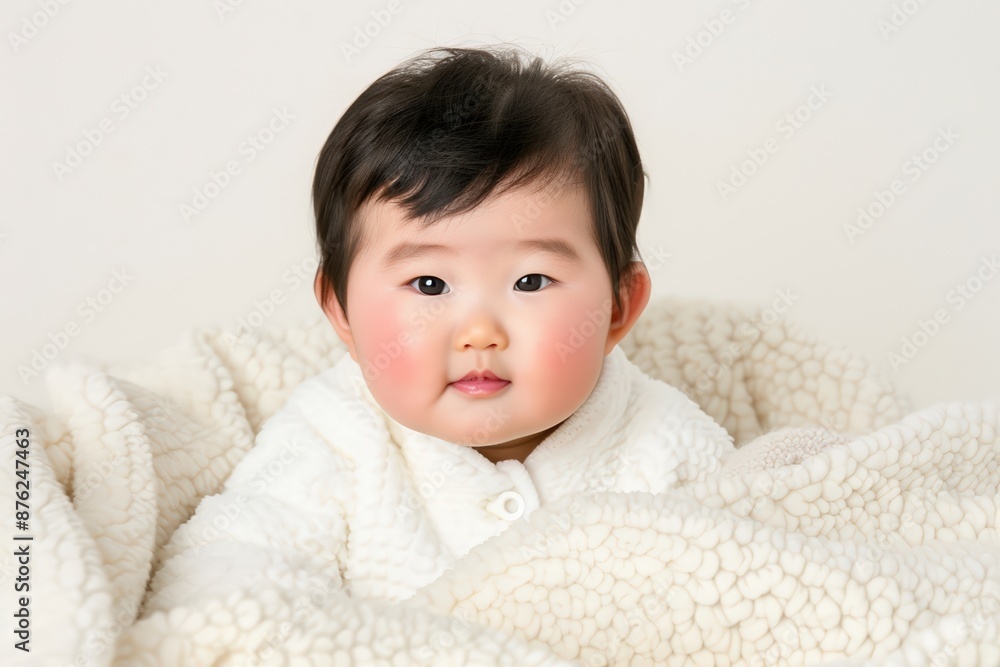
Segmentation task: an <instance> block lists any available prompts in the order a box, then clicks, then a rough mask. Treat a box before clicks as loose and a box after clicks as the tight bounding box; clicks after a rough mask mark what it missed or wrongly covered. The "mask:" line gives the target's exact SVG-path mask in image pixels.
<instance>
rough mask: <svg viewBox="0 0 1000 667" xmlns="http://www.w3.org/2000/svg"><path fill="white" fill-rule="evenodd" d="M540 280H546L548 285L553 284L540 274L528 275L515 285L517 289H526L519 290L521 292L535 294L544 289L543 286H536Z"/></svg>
mask: <svg viewBox="0 0 1000 667" xmlns="http://www.w3.org/2000/svg"><path fill="white" fill-rule="evenodd" d="M542 280H548V281H549V282H550V283H551V282H553V281H552V279H551V278H549V277H548V276H543V275H542V274H540V273H529V274H528V275H526V276H524V277H523V278H521V279H520V280H518V281H517V283H516V285H517V286H518V287H526V288H527V289H523V290H520V291H521V292H537V291H538V290H540V289H542V287H545V285H541V286H538V283H539V282H540V281H542Z"/></svg>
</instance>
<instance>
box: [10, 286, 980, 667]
mask: <svg viewBox="0 0 1000 667" xmlns="http://www.w3.org/2000/svg"><path fill="white" fill-rule="evenodd" d="M621 347H622V349H623V350H624V351H625V352H626V354H627V355H628V357H629V358H630V359H631V360H632V361H633V362H634V363H636V364H637V365H639V366H640V367H641V368H642V369H643V370H644V371H645V372H646V373H648V374H649V375H650V376H652V377H655V378H658V379H661V380H663V381H665V382H667V383H669V384H672V385H674V386H676V387H678V388H680V389H682V390H684V391H685V392H687V393H688V395H689V396H690V397H691V398H692V399H693V400H695V401H696V402H697V403H699V405H700V406H701V407H702V409H703V410H704V411H705V412H706V413H708V414H709V415H710V416H711V417H712V418H713V419H715V420H716V421H718V422H719V423H720V424H722V425H723V426H724V427H725V428H726V429H727V431H728V432H729V433H730V434H731V435H732V436H733V438H734V440H735V443H736V445H737V447H738V449H737V450H736V452H735V453H734V454H733V455H731V456H730V457H729V459H728V460H726V461H725V463H724V466H723V468H722V472H721V474H718V475H715V476H711V477H707V478H705V479H702V480H698V481H696V482H694V483H690V484H687V485H685V486H683V487H680V488H677V489H675V490H672V491H671V492H669V493H664V494H658V495H652V494H643V493H618V494H616V493H601V494H589V495H578V496H574V497H567V498H563V499H561V500H559V501H557V502H555V503H552V504H551V505H548V506H545V507H542V508H540V509H539V510H537V511H536V512H534V513H533V514H531V516H530V517H528V518H527V519H525V520H523V521H520V522H515V523H514V524H512V525H511V526H510V528H508V529H507V530H506V531H505V532H503V533H502V534H500V535H499V536H497V537H495V538H493V539H491V540H489V541H487V542H485V543H484V544H481V545H480V546H479V547H477V548H475V549H473V550H472V551H471V552H470V553H469V554H467V555H466V556H465V557H463V558H462V559H460V560H459V562H458V563H457V565H456V567H455V568H454V569H453V570H451V571H448V572H446V573H445V574H443V575H442V576H441V577H439V578H438V579H437V580H436V581H434V582H433V583H431V584H429V585H428V586H425V587H424V588H423V589H421V590H419V591H418V592H417V593H416V595H414V596H413V597H411V598H409V599H407V600H405V601H403V602H400V603H395V604H390V603H388V602H384V601H378V600H368V599H361V598H353V597H351V595H350V593H349V592H345V591H342V590H339V589H330V588H327V587H326V586H325V585H323V582H325V581H328V579H326V578H323V577H319V576H317V577H315V578H312V577H309V576H308V574H307V573H308V569H307V568H299V569H296V570H295V572H296V574H295V577H294V580H292V578H291V575H290V574H289V572H283V571H275V572H274V573H273V577H272V579H273V581H274V585H273V586H272V587H261V588H260V589H259V590H254V591H252V592H247V593H240V594H237V595H231V596H229V597H227V598H225V599H214V600H211V601H210V602H209V603H208V604H206V605H204V606H202V607H200V608H197V609H192V608H188V607H184V606H181V605H178V606H176V607H172V608H171V607H170V606H169V605H168V606H167V607H166V608H158V609H146V610H144V609H143V603H144V601H145V600H146V598H147V585H148V584H149V582H150V579H151V577H152V575H153V574H154V573H156V572H157V571H158V569H159V567H160V565H161V559H162V557H163V553H164V547H165V545H166V544H167V542H168V540H169V539H170V537H171V535H172V534H173V533H174V531H175V530H176V528H177V527H178V526H180V525H181V524H182V523H184V522H186V521H187V520H188V519H189V518H190V517H191V515H192V514H193V512H194V510H195V508H196V507H197V505H198V503H199V501H200V500H201V499H202V498H203V497H205V496H207V495H213V494H215V493H217V492H218V491H219V489H220V488H221V486H222V483H223V481H224V480H225V479H226V477H227V476H228V474H229V473H230V472H231V471H232V469H233V467H234V466H235V464H236V463H237V462H238V461H239V460H240V459H241V457H242V456H243V455H244V454H245V453H246V452H247V451H248V450H249V449H250V448H251V447H252V446H253V443H254V437H255V435H256V434H257V433H258V432H259V431H260V428H261V425H262V424H263V422H264V421H265V420H266V419H267V418H268V417H269V416H270V415H271V414H273V413H274V412H275V411H276V410H277V409H278V408H279V407H281V405H282V404H283V402H284V400H285V398H286V397H287V396H288V394H289V392H290V391H291V389H292V388H293V387H294V386H295V385H296V384H298V383H299V382H301V381H302V380H304V379H305V378H306V377H309V376H311V375H313V374H315V373H318V372H320V371H322V370H324V369H326V368H329V367H330V366H332V365H333V363H335V362H336V360H337V359H339V357H340V356H341V355H342V354H344V348H343V347H342V345H341V344H340V342H339V340H337V339H336V336H335V335H334V333H333V332H332V330H331V329H330V327H329V325H328V324H327V323H326V321H325V320H323V319H320V318H317V319H315V320H313V321H311V322H308V323H306V325H305V326H303V327H301V328H292V329H287V330H283V331H280V332H274V331H272V332H267V331H259V332H255V333H252V334H248V335H245V336H243V337H237V336H236V335H235V334H233V333H229V332H226V331H222V330H218V329H212V330H193V331H189V332H187V333H186V334H185V335H184V336H183V337H182V339H181V340H180V341H179V342H178V343H177V344H176V345H174V346H172V347H170V348H168V349H166V350H164V351H163V352H162V353H161V354H160V355H158V356H157V357H156V358H155V359H153V360H151V361H149V362H148V363H145V364H127V365H120V366H98V365H95V364H79V363H77V364H68V365H62V366H55V367H53V369H52V370H51V371H50V373H49V375H48V376H47V387H48V390H49V393H50V396H51V398H52V402H53V406H54V409H53V411H52V413H51V414H45V413H43V412H41V411H40V410H38V409H37V408H35V407H34V406H32V405H29V404H27V403H24V402H22V401H18V400H17V399H16V398H13V397H0V450H2V452H3V456H4V460H5V461H7V462H8V463H7V465H6V466H5V471H6V472H5V473H4V477H5V479H4V480H3V483H2V487H0V488H2V490H0V494H2V497H3V502H4V505H5V506H6V507H8V508H11V509H10V510H8V511H9V514H10V515H14V514H15V511H16V512H21V514H17V515H16V516H10V518H9V519H8V520H7V521H6V522H5V528H4V530H5V531H6V532H7V533H8V534H9V537H5V539H6V542H5V545H7V546H5V548H4V550H3V552H4V555H3V557H0V579H2V581H3V585H4V590H5V591H6V593H5V594H4V595H2V596H0V616H2V617H3V618H4V619H7V620H6V623H7V624H8V626H7V627H8V628H9V629H5V630H4V634H5V636H6V637H7V638H8V639H7V641H6V642H5V645H4V646H3V648H2V649H0V651H2V652H0V656H2V658H0V661H2V664H4V665H8V664H31V665H60V666H64V665H264V664H315V665H349V664H386V665H397V664H398V665H408V664H430V665H467V664H474V665H495V664H507V665H606V664H616V665H627V664H628V665H654V664H655V665H660V664H665V665H688V664H692V665H724V664H751V665H772V664H774V665H784V664H787V665H798V664H819V663H829V664H839V663H846V664H894V665H919V664H934V665H947V664H952V665H996V664H1000V540H998V534H997V522H996V520H997V513H998V504H1000V495H998V480H1000V471H998V457H1000V440H998V435H997V433H998V431H1000V401H998V400H991V401H984V402H980V403H969V402H965V403H960V402H954V403H949V404H941V405H937V406H933V407H931V408H928V409H923V410H919V411H910V410H909V409H908V408H907V404H906V403H905V401H903V400H901V399H900V398H899V397H898V396H896V395H895V393H894V392H893V390H892V388H891V387H890V386H889V385H888V383H887V382H886V381H885V380H884V379H883V378H882V377H880V375H879V374H878V373H877V372H876V371H875V370H874V369H873V367H871V366H870V365H869V364H867V363H866V362H865V361H864V360H863V359H861V358H859V357H858V356H856V355H854V354H852V353H851V352H849V351H847V350H844V349H842V348H839V347H837V346H834V345H829V344H825V343H821V342H819V341H817V340H815V339H814V338H812V337H811V336H809V335H807V334H806V333H804V332H802V331H801V330H800V329H798V328H797V327H796V326H795V325H794V324H792V323H790V322H788V321H786V320H783V319H781V318H780V317H778V316H777V315H776V314H775V313H774V311H773V310H767V311H758V312H745V311H744V310H742V309H740V308H736V307H730V306H723V305H715V306H713V305H708V304H695V303H687V302H679V301H673V300H662V301H660V302H655V303H652V304H650V306H649V308H648V309H647V311H646V313H645V314H644V315H643V318H642V319H640V321H639V322H638V323H637V325H636V327H635V328H634V329H633V331H632V332H631V333H630V334H629V336H628V338H626V339H625V340H624V341H623V342H622V344H621ZM18 483H20V484H18ZM18 502H20V503H21V504H20V505H17V504H16V503H18ZM218 518H219V526H218V527H219V530H225V527H226V518H225V516H224V515H222V514H220V516H219V517H218ZM15 520H16V521H24V524H18V523H16V522H15ZM19 538H31V539H19ZM234 556H237V557H238V554H234ZM304 573H305V574H304ZM303 592H305V593H303ZM10 630H13V631H14V632H13V633H11V632H10ZM18 643H20V646H21V647H22V648H30V653H27V652H25V651H23V650H20V648H18V647H17V644H18Z"/></svg>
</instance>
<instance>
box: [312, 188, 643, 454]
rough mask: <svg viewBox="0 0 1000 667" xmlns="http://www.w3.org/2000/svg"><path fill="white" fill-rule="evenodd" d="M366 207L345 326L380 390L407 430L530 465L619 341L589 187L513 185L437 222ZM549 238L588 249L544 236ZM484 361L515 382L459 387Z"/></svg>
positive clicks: (343, 332) (388, 207)
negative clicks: (546, 246)
mask: <svg viewBox="0 0 1000 667" xmlns="http://www.w3.org/2000/svg"><path fill="white" fill-rule="evenodd" d="M361 213H362V217H361V223H362V224H363V225H364V234H365V236H366V238H367V239H368V241H369V243H368V245H367V247H365V248H363V249H362V250H361V252H360V253H359V254H358V256H357V258H356V260H355V262H354V264H353V265H352V267H351V271H350V276H349V278H348V288H347V305H348V312H347V322H348V326H349V329H348V328H347V327H344V326H343V324H342V325H341V327H340V328H338V334H339V335H340V337H341V339H342V340H344V342H345V344H346V345H347V346H348V349H349V350H350V353H351V356H352V357H353V358H354V360H355V361H357V362H358V364H359V365H360V366H361V369H362V371H363V372H364V375H365V379H366V381H367V383H368V387H369V389H370V390H371V393H372V395H373V396H374V397H375V399H376V400H377V401H378V403H379V404H380V405H381V406H382V408H383V409H384V410H385V411H386V412H387V413H388V414H389V415H390V416H392V417H393V419H395V420H396V421H397V422H399V423H400V424H402V425H404V426H406V427H408V428H411V429H413V430H415V431H419V432H422V433H426V434H428V435H432V436H435V437H438V438H441V439H443V440H447V441H449V442H454V443H458V444H462V445H466V446H470V447H474V448H476V449H477V450H478V451H480V453H482V454H483V455H484V456H485V457H486V458H487V459H489V460H491V461H494V462H495V461H497V460H502V459H505V458H517V459H519V460H521V461H523V460H524V458H525V457H526V456H527V454H529V453H530V452H531V450H532V449H533V448H534V447H535V446H536V445H537V444H538V443H539V442H541V441H542V440H543V439H544V438H545V437H546V436H547V435H549V433H551V432H552V431H554V430H555V428H556V427H558V425H559V424H560V423H561V422H562V421H563V420H565V419H566V418H567V417H569V416H570V415H571V414H572V413H573V412H574V411H576V409H577V408H579V407H580V405H582V404H583V402H584V401H585V400H586V399H587V397H588V396H589V395H590V393H591V391H592V390H593V388H594V386H595V385H596V384H597V379H598V377H599V375H600V372H601V367H602V364H603V361H604V357H605V355H607V354H608V353H610V351H611V350H612V349H613V348H614V345H615V344H616V343H617V338H615V339H614V340H612V339H609V337H608V330H609V324H610V321H611V319H612V316H613V313H612V307H611V304H612V291H611V280H610V278H609V276H608V272H607V270H606V268H605V266H604V262H603V261H602V259H601V256H600V253H599V250H598V247H597V245H596V244H595V243H594V241H593V240H592V239H591V236H590V228H591V224H592V223H591V216H590V211H589V207H588V204H587V198H586V190H585V189H584V188H582V187H580V186H571V187H566V186H551V187H550V188H548V189H546V190H537V188H530V187H529V188H528V189H521V190H518V191H508V192H507V193H505V194H504V195H503V196H501V197H499V198H494V199H492V200H488V201H487V202H485V203H484V204H482V205H480V206H479V207H477V208H475V209H473V211H471V212H469V213H466V214H463V215H460V216H454V217H451V218H445V219H443V220H440V221H438V222H437V223H435V224H434V225H432V226H430V227H428V228H427V229H426V230H421V228H420V227H419V225H418V223H417V222H415V221H407V220H405V219H404V214H403V210H402V209H401V208H399V207H398V206H397V205H395V204H385V203H379V204H375V205H368V206H367V207H365V208H364V209H363V210H362V212H361ZM542 239H545V240H548V241H551V244H550V247H556V246H557V245H558V247H560V248H564V249H565V251H566V252H568V253H572V254H573V255H575V257H569V256H566V255H565V254H562V253H560V252H553V251H551V250H548V251H547V250H543V249H541V248H540V246H538V245H537V244H535V245H533V243H537V242H538V241H540V240H542ZM425 244H426V245H438V246H442V249H440V250H437V251H433V250H428V249H424V250H420V249H419V246H420V245H425ZM394 257H395V260H393V258H394ZM642 305H643V306H644V305H645V304H644V303H643V304H642ZM338 312H339V309H338ZM615 313H617V311H615ZM633 319H634V318H633ZM331 321H332V318H331ZM334 324H335V326H336V325H337V323H336V322H334ZM622 335H624V334H622ZM485 370H488V371H491V372H492V373H493V374H494V375H496V376H497V377H499V378H501V379H504V380H507V381H508V382H509V384H506V385H504V386H503V387H502V388H501V389H500V390H499V391H494V392H493V393H475V388H474V387H472V388H470V389H469V390H467V391H463V390H462V389H459V388H458V387H456V386H455V385H453V384H452V383H453V382H456V381H458V380H460V379H462V378H463V377H465V376H466V375H467V374H468V373H470V372H471V371H485Z"/></svg>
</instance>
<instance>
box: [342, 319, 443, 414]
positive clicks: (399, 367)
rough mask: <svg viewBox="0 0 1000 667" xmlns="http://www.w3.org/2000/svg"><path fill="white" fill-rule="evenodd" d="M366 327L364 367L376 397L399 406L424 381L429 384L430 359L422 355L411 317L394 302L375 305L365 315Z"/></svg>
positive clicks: (363, 345)
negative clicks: (410, 320)
mask: <svg viewBox="0 0 1000 667" xmlns="http://www.w3.org/2000/svg"><path fill="white" fill-rule="evenodd" d="M362 316H363V318H364V320H363V321H364V327H363V329H362V330H361V331H360V334H361V338H362V342H361V344H360V345H359V350H360V352H361V355H362V358H361V366H362V369H363V370H364V372H365V377H366V378H367V379H368V381H369V384H370V386H371V389H372V393H373V394H374V395H376V397H380V399H381V400H380V402H382V400H384V402H385V405H386V407H387V408H388V407H390V406H391V405H397V404H399V403H400V402H401V401H402V399H403V398H405V396H406V395H407V391H408V390H409V394H410V396H411V398H412V395H413V392H412V389H413V387H415V386H417V385H418V384H419V381H420V379H421V378H423V379H424V381H426V378H427V369H426V366H427V365H428V360H427V359H426V358H425V355H422V354H420V350H419V346H418V343H419V341H417V340H416V339H415V338H414V336H413V335H412V327H411V326H410V324H409V322H408V321H407V318H406V317H405V315H404V314H403V313H401V312H400V310H399V309H398V308H397V307H394V306H393V305H392V304H391V303H385V302H382V303H376V302H371V303H370V307H368V308H366V310H365V311H364V312H363V314H362Z"/></svg>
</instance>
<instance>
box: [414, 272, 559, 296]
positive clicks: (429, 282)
mask: <svg viewBox="0 0 1000 667" xmlns="http://www.w3.org/2000/svg"><path fill="white" fill-rule="evenodd" d="M543 280H547V281H549V283H552V282H555V281H553V280H552V279H551V278H549V277H548V276H543V275H542V274H540V273H529V274H528V275H526V276H523V277H522V278H521V279H520V280H518V281H517V283H515V286H516V287H519V288H524V289H519V290H518V291H520V292H537V291H538V290H540V289H542V288H543V287H546V286H547V284H546V283H543V284H539V283H540V282H541V281H543ZM413 283H417V286H416V287H417V290H418V291H419V292H420V293H421V294H424V295H426V296H440V295H441V294H447V291H442V290H445V289H446V288H447V285H445V282H444V281H443V280H441V279H440V278H438V277H437V276H420V277H418V278H414V279H413V280H411V281H410V282H408V283H407V285H412V284H413ZM425 290H426V291H425ZM448 291H451V290H448Z"/></svg>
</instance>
